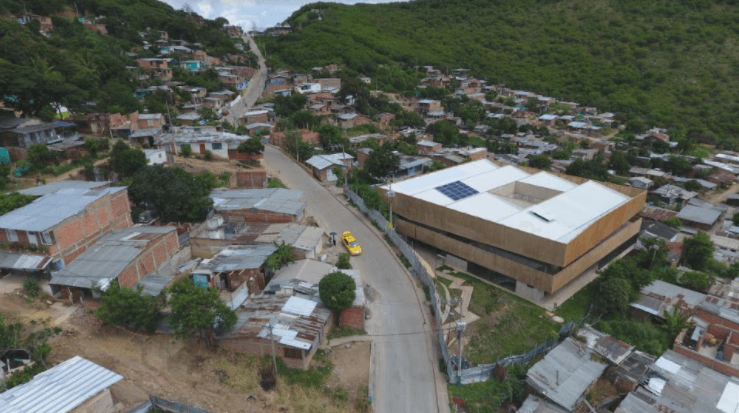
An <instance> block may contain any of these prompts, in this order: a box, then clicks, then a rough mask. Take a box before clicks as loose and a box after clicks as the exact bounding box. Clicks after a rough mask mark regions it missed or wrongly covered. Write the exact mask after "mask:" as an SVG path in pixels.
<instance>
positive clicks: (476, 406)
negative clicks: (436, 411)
mask: <svg viewBox="0 0 739 413" xmlns="http://www.w3.org/2000/svg"><path fill="white" fill-rule="evenodd" d="M442 362H443V360H442ZM440 363H441V362H440ZM529 367H531V366H530V365H528V364H519V365H514V366H511V367H509V369H508V375H507V376H506V379H505V380H503V381H502V382H500V383H499V382H498V381H497V380H495V379H493V378H491V379H489V380H488V381H485V382H482V383H474V384H468V385H464V386H457V385H456V384H451V383H449V384H447V389H448V391H449V396H450V397H449V399H450V400H451V398H452V397H458V398H460V399H462V400H464V402H465V411H467V412H481V413H498V412H500V411H503V410H502V408H503V407H505V406H506V405H508V404H509V403H515V404H521V403H523V400H524V399H525V398H526V382H525V378H526V371H527V370H528V369H529ZM452 410H454V409H452Z"/></svg>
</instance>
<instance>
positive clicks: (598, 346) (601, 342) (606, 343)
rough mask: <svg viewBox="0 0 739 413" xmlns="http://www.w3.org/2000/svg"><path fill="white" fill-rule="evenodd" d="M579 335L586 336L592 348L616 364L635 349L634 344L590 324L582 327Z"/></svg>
mask: <svg viewBox="0 0 739 413" xmlns="http://www.w3.org/2000/svg"><path fill="white" fill-rule="evenodd" d="M577 336H578V337H583V338H585V341H586V343H587V344H588V347H589V348H590V349H591V350H593V351H595V352H596V353H598V354H600V355H601V356H603V357H605V358H606V359H608V361H610V362H611V363H613V364H615V365H618V364H621V362H622V361H624V359H626V357H628V356H629V355H630V354H631V351H632V350H634V346H631V345H628V344H626V343H624V342H623V341H621V340H617V339H615V338H613V337H611V336H609V335H608V334H605V333H603V332H600V331H598V330H596V329H594V328H593V327H591V326H589V325H585V327H583V328H581V329H580V330H579V331H578V332H577Z"/></svg>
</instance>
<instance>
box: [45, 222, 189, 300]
mask: <svg viewBox="0 0 739 413" xmlns="http://www.w3.org/2000/svg"><path fill="white" fill-rule="evenodd" d="M173 231H176V229H175V228H174V227H149V226H133V227H128V228H123V229H120V230H118V231H116V232H113V233H111V234H108V235H106V236H104V237H102V238H100V240H98V241H97V242H96V243H95V244H93V245H92V246H91V247H90V248H88V249H87V250H85V252H83V253H82V254H81V255H80V256H79V257H77V258H76V259H75V260H74V261H72V263H71V264H69V265H67V266H66V267H65V268H64V269H62V270H60V271H57V272H52V273H51V281H49V284H54V285H66V286H70V287H78V288H92V286H93V283H97V284H98V285H99V286H100V287H101V288H102V289H103V290H105V289H107V288H108V285H109V283H110V281H112V280H114V279H116V278H118V276H119V275H121V273H122V272H123V271H124V270H125V269H126V268H127V267H128V266H129V265H131V263H132V262H133V261H134V260H135V259H136V258H137V257H138V256H139V255H141V253H142V252H143V251H144V249H145V248H146V247H147V246H148V245H149V243H151V242H152V240H155V239H158V238H159V237H160V236H163V235H165V234H167V233H170V232H173ZM139 234H153V235H154V236H146V237H141V236H137V235H139Z"/></svg>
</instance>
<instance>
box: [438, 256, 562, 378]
mask: <svg viewBox="0 0 739 413" xmlns="http://www.w3.org/2000/svg"><path fill="white" fill-rule="evenodd" d="M438 271H446V272H447V273H449V274H450V275H452V276H454V277H458V278H461V279H463V280H464V282H465V284H466V285H469V286H472V287H473V288H474V290H473V291H472V301H471V302H470V303H469V307H468V309H469V311H471V312H472V313H474V314H476V315H478V316H479V317H480V319H479V320H477V321H475V322H473V323H472V324H469V325H468V327H467V331H466V332H465V336H467V337H470V341H469V344H468V345H467V347H466V349H465V357H466V358H467V359H468V360H469V362H470V363H471V364H473V365H475V364H490V363H495V362H496V361H498V360H499V359H502V358H505V357H508V356H511V355H517V354H523V353H526V352H527V351H530V350H531V349H533V348H534V347H536V346H538V345H539V344H541V343H543V342H545V341H546V340H548V339H550V338H556V337H558V336H559V329H560V327H561V326H560V325H559V324H557V323H555V322H554V321H552V319H551V318H550V317H547V315H546V314H545V310H544V309H543V308H541V307H539V306H537V305H535V304H533V303H530V302H528V301H526V300H524V299H523V298H519V297H517V296H515V295H514V294H511V293H508V292H506V291H504V290H503V289H502V288H499V287H495V286H492V285H490V284H488V283H486V282H484V281H482V280H479V279H477V278H475V277H473V276H470V275H467V274H464V273H460V272H455V271H453V270H452V269H451V268H450V267H446V266H442V267H439V268H438ZM439 281H440V282H444V281H441V278H439Z"/></svg>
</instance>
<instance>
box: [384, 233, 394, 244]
mask: <svg viewBox="0 0 739 413" xmlns="http://www.w3.org/2000/svg"><path fill="white" fill-rule="evenodd" d="M385 242H387V244H388V245H390V246H391V247H394V246H395V243H394V242H393V240H392V239H390V236H389V235H387V234H385Z"/></svg>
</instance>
